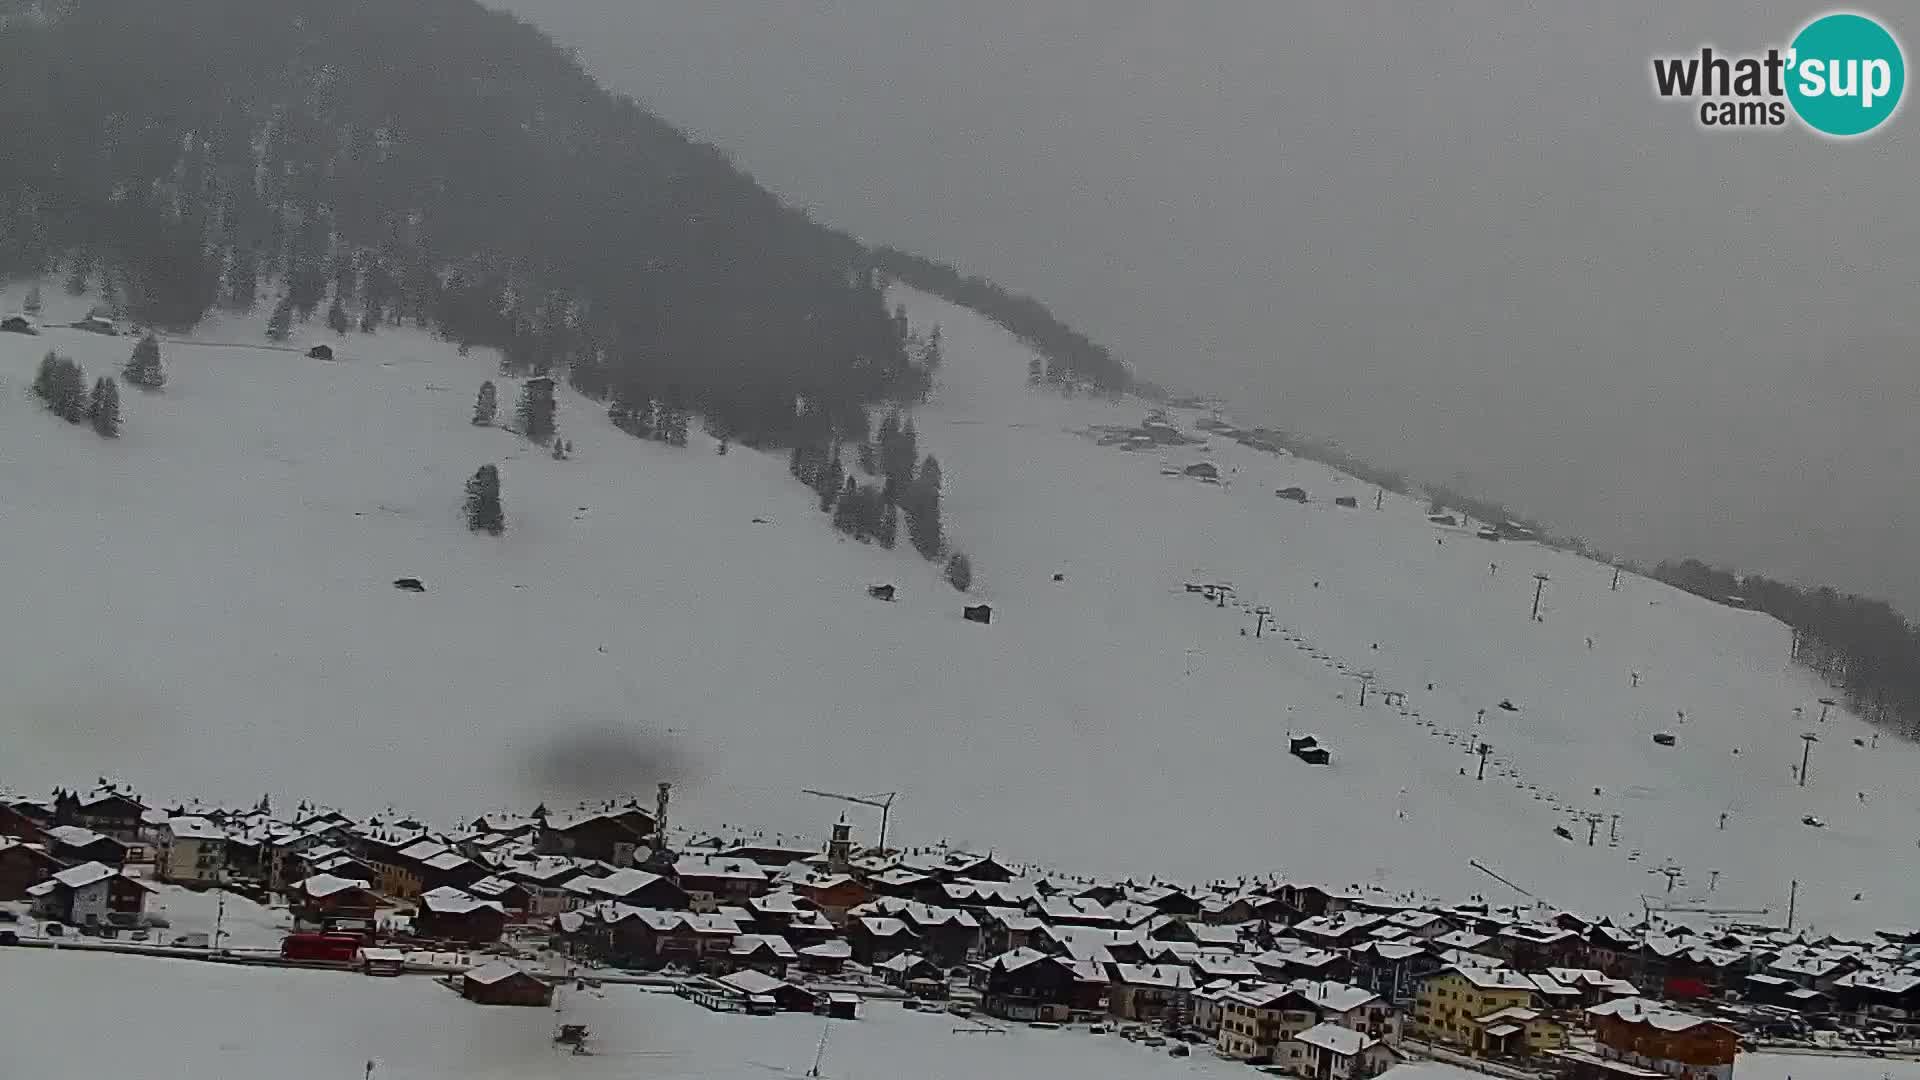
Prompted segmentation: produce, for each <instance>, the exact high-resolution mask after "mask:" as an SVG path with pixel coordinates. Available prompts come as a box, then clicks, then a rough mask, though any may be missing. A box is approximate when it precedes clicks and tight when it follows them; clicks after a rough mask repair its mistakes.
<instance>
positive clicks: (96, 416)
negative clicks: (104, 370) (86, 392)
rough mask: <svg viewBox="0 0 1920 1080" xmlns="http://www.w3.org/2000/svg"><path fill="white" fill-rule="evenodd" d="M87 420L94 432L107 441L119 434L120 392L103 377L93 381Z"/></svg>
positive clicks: (88, 402)
mask: <svg viewBox="0 0 1920 1080" xmlns="http://www.w3.org/2000/svg"><path fill="white" fill-rule="evenodd" d="M87 420H88V421H89V422H91V423H92V424H93V430H94V431H96V432H98V433H99V434H101V435H104V436H106V437H107V438H109V439H111V438H115V437H117V436H118V435H119V434H120V390H119V388H118V387H116V386H114V385H113V380H112V379H109V378H107V377H106V376H105V375H102V376H100V378H99V379H97V380H95V381H94V384H93V396H92V397H91V398H90V399H88V401H87Z"/></svg>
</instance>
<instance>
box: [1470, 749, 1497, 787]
mask: <svg viewBox="0 0 1920 1080" xmlns="http://www.w3.org/2000/svg"><path fill="white" fill-rule="evenodd" d="M1473 752H1474V753H1476V754H1479V755H1480V768H1479V770H1478V771H1477V772H1475V773H1474V774H1473V778H1474V779H1475V780H1485V779H1486V778H1487V755H1488V754H1491V753H1493V744H1492V743H1484V742H1483V743H1481V744H1480V745H1479V746H1476V747H1474V748H1473Z"/></svg>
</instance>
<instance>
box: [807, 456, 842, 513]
mask: <svg viewBox="0 0 1920 1080" xmlns="http://www.w3.org/2000/svg"><path fill="white" fill-rule="evenodd" d="M845 479H846V471H845V470H843V469H842V468H841V467H840V454H839V452H838V448H835V450H833V451H831V452H829V453H828V455H827V463H826V465H824V466H822V467H821V468H820V470H819V471H818V472H816V473H815V474H814V490H816V491H818V492H819V493H820V509H821V510H822V511H827V510H832V509H833V503H834V500H836V499H838V498H839V497H840V485H841V484H842V483H843V482H844V481H845Z"/></svg>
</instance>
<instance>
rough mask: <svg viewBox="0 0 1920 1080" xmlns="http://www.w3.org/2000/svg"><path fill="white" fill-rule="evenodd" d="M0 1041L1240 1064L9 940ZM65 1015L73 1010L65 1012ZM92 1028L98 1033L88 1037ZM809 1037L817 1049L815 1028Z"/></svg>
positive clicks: (396, 1063) (332, 1059)
mask: <svg viewBox="0 0 1920 1080" xmlns="http://www.w3.org/2000/svg"><path fill="white" fill-rule="evenodd" d="M0 1001H4V1002H5V1006H4V1007H0V1047H5V1048H6V1054H5V1056H4V1057H0V1061H4V1068H3V1069H0V1075H5V1076H8V1077H13V1076H21V1077H30V1076H31V1077H42V1076H44V1077H82V1076H87V1077H91V1076H140V1077H144V1078H148V1080H174V1078H179V1080H229V1078H231V1080H242V1078H249V1080H250V1078H253V1077H260V1076H274V1077H278V1078H281V1080H331V1078H336V1077H356V1078H358V1077H363V1076H365V1075H367V1074H366V1069H367V1066H368V1064H372V1066H373V1072H372V1076H373V1077H374V1078H375V1080H468V1078H488V1077H514V1078H524V1080H541V1078H546V1077H560V1076H565V1077H575V1078H579V1080H595V1078H601V1077H606V1078H612V1077H622V1078H630V1077H647V1078H663V1080H664V1078H673V1077H702V1078H708V1080H768V1078H769V1077H781V1076H791V1077H801V1076H805V1075H806V1074H807V1071H808V1070H809V1069H810V1068H812V1067H813V1065H814V1061H815V1058H816V1055H820V1075H822V1076H825V1077H830V1078H838V1080H889V1078H893V1077H899V1076H905V1075H912V1076H919V1077H925V1078H926V1080H977V1078H979V1077H983V1076H1054V1077H1061V1078H1062V1080H1079V1078H1081V1077H1086V1078H1093V1077H1100V1078H1102V1080H1135V1078H1141V1080H1145V1078H1150V1077H1151V1078H1155V1080H1162V1078H1168V1077H1183V1076H1197V1077H1236V1076H1241V1077H1244V1076H1251V1075H1253V1073H1252V1072H1251V1071H1250V1070H1248V1069H1247V1068H1246V1067H1245V1066H1243V1065H1237V1064H1233V1063H1229V1062H1224V1061H1220V1060H1218V1059H1217V1058H1215V1057H1213V1056H1212V1055H1211V1054H1210V1053H1207V1052H1206V1051H1205V1050H1202V1051H1200V1052H1197V1053H1195V1054H1194V1055H1192V1056H1191V1057H1187V1058H1170V1057H1168V1056H1167V1055H1166V1052H1165V1051H1164V1050H1158V1049H1151V1048H1148V1047H1144V1046H1140V1045H1137V1044H1134V1043H1129V1042H1126V1041H1124V1040H1122V1039H1119V1038H1117V1037H1115V1036H1094V1035H1089V1034H1087V1033H1086V1031H1085V1030H1084V1029H1071V1028H1070V1029H1064V1030H1059V1031H1043V1030H1034V1029H1031V1028H1026V1027H1021V1026H1017V1025H1015V1026H1011V1027H1008V1028H1007V1029H1006V1030H1005V1032H1004V1033H1003V1034H990V1033H974V1034H960V1033H957V1032H956V1031H955V1030H954V1029H955V1028H959V1027H971V1026H977V1025H975V1024H974V1023H973V1022H972V1021H965V1020H959V1019H957V1018H955V1017H951V1016H947V1015H945V1014H922V1013H915V1012H908V1011H907V1010H905V1009H902V1008H900V1007H899V1006H898V1005H897V1004H896V1003H892V1002H881V1001H871V1002H867V1003H865V1004H863V1005H862V1006H861V1014H860V1019H858V1020H852V1021H832V1022H830V1023H829V1022H826V1021H822V1020H820V1019H818V1018H816V1017H811V1016H800V1015H791V1014H789V1015H782V1016H772V1017H749V1016H742V1015H728V1014H720V1013H713V1012H708V1011H707V1010H705V1009H703V1008H701V1007H699V1006H697V1005H694V1004H692V1003H691V1002H687V1001H682V1000H681V999H679V998H676V997H673V996H671V995H669V994H662V993H656V992H649V991H646V990H642V989H640V988H636V987H626V986H608V987H606V988H604V989H603V990H600V991H574V990H571V989H563V990H561V991H560V993H559V995H558V998H557V1002H556V1009H554V1010H546V1009H527V1008H502V1007H486V1006H480V1005H473V1004H469V1003H468V1002H466V1001H463V1000H461V999H460V998H459V997H458V996H457V995H455V994H454V993H452V992H451V991H449V990H447V989H445V988H443V987H442V986H440V985H439V984H438V983H437V982H435V981H434V980H432V979H429V978H426V977H422V976H406V977H402V978H398V979H370V978H367V977H366V976H363V975H356V974H350V973H345V972H318V971H289V970H281V969H275V968H242V967H227V966H222V965H214V964H203V963H198V962H194V961H184V960H159V959H150V958H146V957H133V956H117V955H112V954H105V953H78V952H51V951H44V950H27V949H15V950H11V951H9V952H7V953H6V954H5V962H4V963H0ZM76 1017H80V1019H76ZM561 1023H570V1024H585V1025H587V1027H588V1029H589V1030H590V1032H591V1035H592V1037H591V1045H592V1046H593V1049H594V1051H595V1052H594V1053H593V1054H591V1055H589V1056H585V1057H577V1056H573V1055H570V1054H563V1053H561V1052H559V1051H557V1050H555V1049H554V1047H553V1045H552V1041H551V1040H552V1036H553V1033H554V1031H555V1028H556V1026H557V1025H558V1024H561ZM96 1030H103V1031H108V1032H110V1037H106V1038H101V1037H96V1036H95V1035H94V1034H93V1033H94V1032H95V1031H96ZM823 1030H824V1031H825V1032H826V1035H827V1040H826V1049H825V1053H824V1054H823V1055H822V1054H821V1053H820V1043H821V1035H822V1032H823ZM1388 1075H1389V1076H1391V1077H1393V1078H1394V1080H1470V1078H1471V1077H1473V1076H1477V1075H1478V1074H1476V1073H1469V1072H1466V1071H1465V1070H1461V1069H1456V1068H1454V1067H1452V1066H1447V1065H1437V1064H1431V1063H1418V1064H1411V1065H1406V1066H1402V1067H1401V1068H1400V1069H1398V1070H1395V1071H1394V1072H1392V1073H1390V1074H1388ZM1735 1075H1736V1076H1737V1077H1739V1078H1740V1080H1916V1078H1920V1063H1916V1062H1912V1061H1901V1060H1880V1059H1872V1058H1827V1057H1814V1056H1807V1055H1768V1054H1749V1055H1744V1056H1742V1057H1741V1059H1740V1061H1739V1063H1738V1065H1737V1066H1736V1071H1735Z"/></svg>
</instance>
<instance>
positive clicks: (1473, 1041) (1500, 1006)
mask: <svg viewBox="0 0 1920 1080" xmlns="http://www.w3.org/2000/svg"><path fill="white" fill-rule="evenodd" d="M1537 989H1538V988H1537V987H1535V986H1534V984H1533V980H1532V979H1529V978H1527V977H1526V976H1525V975H1522V974H1520V973H1519V972H1517V971H1508V970H1505V969H1499V968H1476V967H1465V966H1462V967H1452V968H1447V969H1445V970H1443V971H1438V972H1435V973H1434V974H1432V975H1429V976H1427V977H1426V978H1425V979H1423V980H1421V982H1420V990H1419V993H1417V994H1416V995H1415V996H1414V999H1413V1034H1414V1037H1415V1038H1419V1039H1424V1040H1426V1041H1427V1042H1436V1043H1446V1044H1447V1045H1449V1046H1455V1047H1459V1048H1461V1049H1463V1050H1466V1051H1468V1052H1469V1053H1473V1054H1490V1053H1494V1054H1497V1053H1500V1052H1501V1051H1500V1050H1499V1048H1498V1047H1499V1046H1500V1045H1503V1044H1504V1042H1505V1040H1503V1039H1495V1040H1494V1043H1493V1044H1492V1045H1490V1044H1489V1043H1488V1041H1487V1040H1488V1035H1487V1029H1488V1028H1489V1027H1491V1026H1501V1025H1500V1024H1499V1022H1495V1023H1494V1024H1482V1023H1480V1022H1479V1019H1480V1018H1481V1017H1488V1016H1492V1015H1494V1014H1498V1013H1500V1012H1502V1011H1504V1010H1508V1009H1523V1010H1529V1011H1531V1010H1533V1009H1535V1008H1536V1005H1537V1002H1536V1001H1535V995H1536V992H1537ZM1520 1030H1522V1031H1524V1030H1525V1027H1524V1025H1522V1027H1521V1029H1520ZM1510 1037H1511V1036H1510V1035H1509V1036H1508V1038H1510ZM1563 1038H1564V1034H1563Z"/></svg>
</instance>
